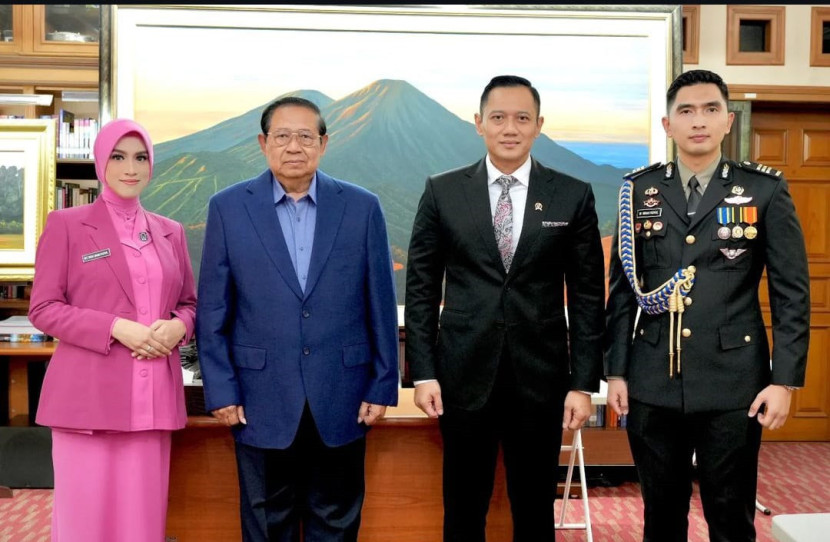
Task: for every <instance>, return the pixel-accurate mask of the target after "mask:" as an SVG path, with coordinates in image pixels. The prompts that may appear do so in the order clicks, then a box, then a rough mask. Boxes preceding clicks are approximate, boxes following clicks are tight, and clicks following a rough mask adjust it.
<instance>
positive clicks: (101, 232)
mask: <svg viewBox="0 0 830 542" xmlns="http://www.w3.org/2000/svg"><path fill="white" fill-rule="evenodd" d="M94 152H95V172H96V174H97V176H98V180H99V181H100V182H101V185H102V188H103V190H102V193H101V196H100V197H99V198H98V199H97V200H96V201H95V202H94V203H92V204H89V205H83V206H80V207H72V208H68V209H62V210H59V211H54V212H52V213H50V214H49V216H48V218H47V221H46V227H45V229H44V231H43V235H42V236H41V238H40V241H39V243H38V247H37V255H36V259H35V278H34V286H33V288H32V296H31V304H30V309H29V318H30V319H31V321H32V323H33V324H34V325H35V327H37V328H38V329H40V330H42V331H44V332H45V333H48V334H49V335H52V336H54V337H56V338H57V339H58V340H59V342H58V346H57V349H56V350H55V353H54V355H53V356H52V360H51V362H50V363H49V367H48V369H47V371H46V377H45V379H44V382H43V389H42V392H41V396H40V404H39V406H38V413H37V420H36V421H37V423H38V424H40V425H46V426H49V427H51V428H52V462H53V465H54V470H55V492H54V501H53V507H52V540H53V542H76V541H77V542H81V541H83V542H103V541H118V542H133V541H135V542H162V541H163V540H164V537H165V520H166V516H167V490H168V482H169V470H170V437H171V431H173V430H175V429H180V428H182V427H184V425H185V422H186V420H187V414H186V412H185V406H184V389H183V383H182V370H181V364H180V361H179V351H178V347H179V345H182V344H185V343H186V342H187V341H189V340H190V338H191V336H192V333H193V323H194V314H195V306H196V292H195V288H194V282H193V273H192V270H191V266H190V257H189V255H188V252H187V243H186V240H185V234H184V229H183V228H182V225H181V224H179V223H178V222H174V221H173V220H170V219H167V218H165V217H163V216H159V215H157V214H154V213H151V212H149V211H147V210H145V209H144V208H143V207H142V206H141V203H140V201H139V196H140V194H141V192H142V191H143V190H144V188H146V186H147V185H148V184H149V182H150V177H151V176H152V172H153V146H152V143H151V141H150V137H149V136H148V135H147V132H146V131H145V130H144V128H142V127H141V126H140V125H139V124H137V123H135V122H133V121H131V120H126V119H119V120H114V121H112V122H110V123H108V124H107V125H106V126H104V127H103V128H102V129H101V132H100V133H99V134H98V138H97V139H96V140H95V149H94Z"/></svg>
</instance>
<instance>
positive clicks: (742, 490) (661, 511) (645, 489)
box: [628, 400, 761, 542]
mask: <svg viewBox="0 0 830 542" xmlns="http://www.w3.org/2000/svg"><path fill="white" fill-rule="evenodd" d="M747 410H748V409H740V410H730V411H717V412H705V413H695V414H684V413H683V412H680V411H677V410H672V409H666V408H660V407H655V406H651V405H647V404H644V403H640V402H638V401H635V400H630V401H629V414H628V440H629V443H630V444H631V453H632V455H633V457H634V463H635V464H636V466H637V472H638V474H639V477H640V486H641V490H642V494H643V504H644V516H645V529H644V538H643V540H644V542H686V540H687V539H688V531H689V519H688V515H689V500H690V498H691V495H692V476H693V469H692V453H693V452H694V453H695V454H696V459H697V474H698V480H699V482H700V499H701V501H702V503H703V514H704V516H705V518H706V523H707V524H708V525H709V540H710V541H712V542H753V541H754V540H755V524H754V521H755V493H756V490H757V481H758V451H759V449H760V447H761V425H760V424H759V423H758V421H757V420H756V419H755V418H749V417H748V416H747Z"/></svg>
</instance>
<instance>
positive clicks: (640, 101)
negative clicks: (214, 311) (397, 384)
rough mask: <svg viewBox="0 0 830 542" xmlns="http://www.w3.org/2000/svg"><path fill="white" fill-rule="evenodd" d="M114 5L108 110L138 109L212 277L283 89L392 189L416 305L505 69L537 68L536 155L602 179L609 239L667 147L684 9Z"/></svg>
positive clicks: (399, 272) (385, 199) (173, 208)
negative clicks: (625, 188) (268, 113)
mask: <svg viewBox="0 0 830 542" xmlns="http://www.w3.org/2000/svg"><path fill="white" fill-rule="evenodd" d="M113 10H114V11H117V17H113V21H114V28H113V29H112V31H111V32H110V38H111V44H110V45H111V46H110V48H105V49H104V50H103V51H102V56H101V66H102V73H107V72H109V79H110V82H111V83H112V84H111V87H110V90H109V92H110V93H111V94H109V95H107V94H106V93H105V94H104V95H103V97H104V98H110V100H106V99H104V100H103V104H104V105H103V111H105V112H107V108H108V107H111V108H112V109H111V110H110V111H108V112H109V113H110V115H109V116H110V117H111V118H116V117H127V118H133V119H135V120H136V121H138V122H140V123H141V124H142V125H144V127H145V128H147V130H148V132H149V133H150V135H151V136H152V138H153V141H154V142H155V152H156V164H155V178H154V180H153V182H152V183H151V184H150V186H149V187H148V188H147V190H146V191H145V193H144V195H143V196H142V201H143V202H144V204H145V205H146V206H147V208H148V209H151V210H153V211H157V212H159V213H162V214H164V215H167V216H170V217H172V218H174V219H176V220H179V221H181V222H182V223H183V224H184V225H185V227H186V228H187V231H188V239H189V243H190V244H189V246H190V250H191V256H192V258H193V261H194V267H195V269H194V271H195V273H196V274H197V276H198V273H199V271H198V266H199V261H200V259H201V253H202V241H203V235H204V228H205V223H204V222H205V216H206V209H207V204H208V200H209V198H210V196H211V195H212V194H214V193H215V192H216V191H218V190H221V189H222V188H224V187H226V186H229V185H231V184H234V183H237V182H240V181H243V180H245V179H249V178H251V177H253V176H255V175H258V174H260V173H261V172H262V171H263V170H265V168H266V161H265V158H264V157H263V156H262V153H261V151H260V148H259V145H258V142H257V139H256V136H257V134H258V133H259V132H260V126H259V119H260V115H261V111H262V109H263V108H264V107H265V106H266V105H267V104H268V103H270V102H271V101H273V100H275V99H277V98H279V97H281V96H287V95H293V96H301V97H304V98H307V99H309V100H311V101H312V102H314V103H316V104H317V105H318V106H319V107H320V109H321V111H322V113H323V116H324V117H325V119H326V122H327V124H328V133H329V141H328V145H327V148H326V153H325V156H323V157H322V160H321V163H320V167H321V169H323V170H324V171H326V172H327V173H329V174H330V175H333V176H335V177H338V178H341V179H344V180H346V181H350V182H353V183H355V184H358V185H361V186H363V187H365V188H367V189H369V190H371V191H373V192H375V193H376V194H378V196H379V197H380V200H381V204H382V206H383V210H384V213H385V215H386V220H387V224H388V231H389V238H390V244H391V247H392V255H393V258H394V261H395V269H396V281H397V289H398V299H399V301H400V302H401V303H403V296H404V283H405V275H406V265H407V249H408V246H409V237H410V232H411V229H412V223H413V219H414V216H415V211H416V208H417V205H418V200H419V199H420V196H421V193H422V192H423V189H424V183H425V181H426V178H427V177H428V176H429V175H433V174H436V173H440V172H442V171H446V170H448V169H452V168H456V167H460V166H463V165H465V164H470V163H473V162H475V161H478V160H480V159H481V158H482V157H484V155H485V154H486V149H485V146H484V143H483V141H482V138H481V137H480V136H479V135H478V134H477V133H476V130H475V125H474V124H473V120H474V114H475V113H476V112H477V110H478V109H479V98H480V96H481V92H482V89H483V88H484V86H485V85H486V84H487V82H488V81H489V80H490V79H491V78H492V77H493V76H495V75H500V74H514V75H520V76H523V77H527V78H528V79H529V80H530V81H531V82H532V83H533V85H534V87H535V88H536V89H538V91H539V94H540V98H541V115H542V116H543V117H544V119H545V120H544V123H543V126H542V133H541V135H540V136H539V138H538V139H537V140H536V142H535V145H534V147H533V151H532V152H533V155H534V157H535V158H536V159H538V160H539V161H540V162H542V163H543V164H545V165H546V166H549V167H551V168H553V169H556V170H559V171H561V172H563V173H566V174H569V175H572V176H574V177H577V178H579V179H583V180H585V181H587V182H589V183H591V185H592V186H593V190H594V194H595V196H596V202H597V212H598V215H599V221H600V229H601V232H602V234H603V236H605V237H606V241H607V236H609V235H611V233H612V231H613V224H614V222H615V207H616V203H615V202H616V199H617V192H618V188H619V186H620V183H621V181H622V175H623V174H624V173H625V172H627V171H630V170H632V169H635V168H637V167H639V166H642V165H645V164H648V163H650V162H653V161H657V160H664V159H665V158H666V154H667V149H668V146H667V145H666V138H665V133H664V131H663V128H662V125H661V123H660V119H661V117H662V116H663V115H664V114H665V101H664V99H663V96H664V95H665V89H666V84H667V82H668V81H670V80H671V72H672V71H673V69H674V68H673V66H674V62H675V56H676V54H675V53H676V52H675V51H674V50H673V43H674V40H673V33H674V32H675V30H676V26H677V25H676V24H675V19H676V17H675V15H676V14H677V9H676V8H667V7H666V6H662V7H660V6H658V7H655V8H653V9H652V8H649V7H644V6H638V7H637V9H635V10H629V9H627V8H626V7H625V6H608V9H605V8H603V9H599V10H598V9H597V6H592V7H587V6H586V7H585V9H583V8H582V7H579V6H541V5H539V6H524V5H518V4H517V5H510V6H498V7H494V8H491V7H489V6H469V5H467V6H457V5H421V4H418V5H394V6H393V5H385V6H384V5H380V6H378V5H373V6H371V7H369V6H361V5H331V6H328V5H303V6H299V5H296V6H291V5H285V6H283V5H268V6H244V7H240V6H210V7H206V6H198V5H195V6H165V7H164V8H158V7H153V6H131V5H127V4H123V5H117V6H114V7H113ZM102 90H103V89H102ZM108 101H109V106H108V105H107V102H108ZM106 117H107V115H106V114H105V115H104V118H106ZM606 244H607V243H606Z"/></svg>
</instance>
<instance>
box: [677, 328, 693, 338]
mask: <svg viewBox="0 0 830 542" xmlns="http://www.w3.org/2000/svg"><path fill="white" fill-rule="evenodd" d="M680 334H681V335H683V336H684V337H691V336H692V330H691V329H689V328H687V327H686V328H683V331H681V332H680Z"/></svg>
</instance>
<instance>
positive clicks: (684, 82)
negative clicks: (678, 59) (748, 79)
mask: <svg viewBox="0 0 830 542" xmlns="http://www.w3.org/2000/svg"><path fill="white" fill-rule="evenodd" d="M706 83H711V84H713V85H715V86H717V87H718V89H720V93H721V95H722V96H723V101H724V102H727V103H728V102H729V88H727V86H726V83H724V82H723V79H721V76H720V75H718V74H716V73H715V72H711V71H709V70H690V71H687V72H684V73H681V74H680V75H678V76H677V79H675V80H674V81H672V84H671V85H669V90H667V91H666V111H671V108H672V107H673V106H674V99H675V98H676V97H677V93H678V92H679V91H680V89H681V88H683V87H690V86H692V85H703V84H706Z"/></svg>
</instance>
